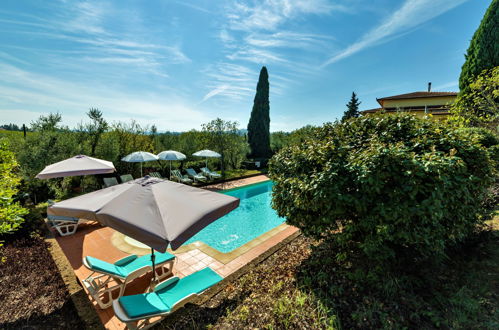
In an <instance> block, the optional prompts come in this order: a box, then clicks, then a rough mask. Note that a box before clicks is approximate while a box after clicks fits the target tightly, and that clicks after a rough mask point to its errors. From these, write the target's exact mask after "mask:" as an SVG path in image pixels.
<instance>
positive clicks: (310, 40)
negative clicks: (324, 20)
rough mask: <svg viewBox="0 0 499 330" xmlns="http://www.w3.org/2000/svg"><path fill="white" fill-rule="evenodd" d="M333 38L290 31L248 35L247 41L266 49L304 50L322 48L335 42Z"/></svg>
mask: <svg viewBox="0 0 499 330" xmlns="http://www.w3.org/2000/svg"><path fill="white" fill-rule="evenodd" d="M333 39H334V38H333V37H332V36H328V35H320V34H312V33H299V32H290V31H281V32H276V33H270V34H264V33H255V34H250V35H248V36H247V37H246V38H245V40H246V42H247V43H248V44H249V45H252V46H256V47H266V48H304V47H313V46H321V47H325V46H326V43H327V42H329V41H331V40H333Z"/></svg>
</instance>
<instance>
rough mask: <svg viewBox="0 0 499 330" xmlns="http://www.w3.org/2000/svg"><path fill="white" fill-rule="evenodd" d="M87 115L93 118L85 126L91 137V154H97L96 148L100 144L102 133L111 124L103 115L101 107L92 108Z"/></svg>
mask: <svg viewBox="0 0 499 330" xmlns="http://www.w3.org/2000/svg"><path fill="white" fill-rule="evenodd" d="M87 116H88V117H89V118H90V120H91V122H90V123H88V124H87V125H86V127H85V128H86V131H87V133H88V135H89V137H90V156H95V149H96V148H97V145H98V144H99V140H100V138H101V135H102V134H103V133H104V132H105V131H106V130H107V129H108V127H109V125H108V124H107V122H106V120H105V119H104V117H103V116H102V111H100V110H99V109H95V108H90V110H89V111H88V112H87Z"/></svg>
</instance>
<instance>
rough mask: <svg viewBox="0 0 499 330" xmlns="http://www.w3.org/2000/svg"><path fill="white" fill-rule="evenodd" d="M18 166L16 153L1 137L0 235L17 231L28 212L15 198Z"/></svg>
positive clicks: (17, 183)
mask: <svg viewBox="0 0 499 330" xmlns="http://www.w3.org/2000/svg"><path fill="white" fill-rule="evenodd" d="M16 168H17V162H16V159H15V157H14V153H13V152H12V151H10V150H9V147H8V144H7V140H6V139H0V235H3V234H7V233H12V232H13V231H15V230H16V229H17V228H18V227H19V226H20V225H21V223H22V222H23V215H25V214H26V213H27V211H26V209H24V208H23V207H22V206H21V205H20V204H19V203H18V202H16V201H15V200H14V197H15V195H16V194H17V186H18V185H19V182H20V180H19V178H18V177H17V175H16V174H15V170H16ZM0 246H1V245H0Z"/></svg>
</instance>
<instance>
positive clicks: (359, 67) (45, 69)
mask: <svg viewBox="0 0 499 330" xmlns="http://www.w3.org/2000/svg"><path fill="white" fill-rule="evenodd" d="M489 3H490V2H489V1H482V0H403V1H402V0H392V1H390V0H376V1H372V0H337V1H327V0H257V1H235V0H227V1H224V0H218V1H215V0H198V1H195V0H185V1H184V0H178V1H175V0H162V1H160V0H148V1H138V0H137V1H129V0H116V1H105V0H99V1H56V0H54V1H39V0H24V1H19V0H2V5H1V6H0V31H1V33H0V122H1V123H8V122H13V123H16V124H22V123H30V122H31V121H32V120H34V119H36V118H37V117H38V116H39V115H41V114H47V113H49V112H60V113H61V114H62V116H63V121H64V124H66V125H69V126H71V127H74V126H75V125H76V124H77V123H79V122H80V121H81V120H84V119H85V112H87V111H88V109H89V108H90V107H96V108H98V109H100V110H102V111H103V112H104V116H105V117H106V118H107V119H108V120H109V121H110V122H114V121H128V120H130V119H135V120H137V121H138V122H139V123H140V124H142V125H152V124H155V125H156V126H157V127H158V129H159V130H160V131H164V130H173V131H183V130H189V129H192V128H196V129H199V128H200V125H201V124H202V123H204V122H207V121H209V120H211V119H214V118H216V117H221V118H223V119H226V120H236V121H238V122H239V123H240V126H241V128H245V127H246V125H247V123H248V119H249V114H250V111H251V108H252V105H253V98H254V94H255V87H256V83H257V80H258V75H259V71H260V68H261V66H262V65H266V66H267V68H268V70H269V76H270V79H269V80H270V117H271V130H272V131H277V130H292V129H296V128H299V127H301V126H303V125H306V124H312V125H318V124H321V123H323V122H327V121H333V120H334V119H336V118H340V117H341V115H342V113H343V111H344V110H345V104H346V103H347V102H348V100H349V98H350V95H351V93H352V91H355V92H356V93H357V94H358V95H359V98H360V100H361V101H362V104H361V108H362V109H369V108H373V107H376V106H377V103H376V97H383V96H389V95H394V94H401V93H406V92H412V91H418V90H425V89H426V86H427V82H429V81H431V82H432V83H433V90H435V91H436V90H440V91H456V90H457V81H458V77H459V73H460V69H461V65H462V64H463V62H464V53H465V51H466V49H467V48H468V44H469V40H470V39H471V37H472V35H473V33H474V31H475V30H476V28H477V27H478V25H479V23H480V20H481V18H482V17H483V14H484V13H485V10H486V9H487V7H488V5H489Z"/></svg>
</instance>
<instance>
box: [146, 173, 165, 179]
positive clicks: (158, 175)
mask: <svg viewBox="0 0 499 330" xmlns="http://www.w3.org/2000/svg"><path fill="white" fill-rule="evenodd" d="M149 176H152V177H155V178H159V179H163V177H162V176H161V174H159V172H151V173H149Z"/></svg>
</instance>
